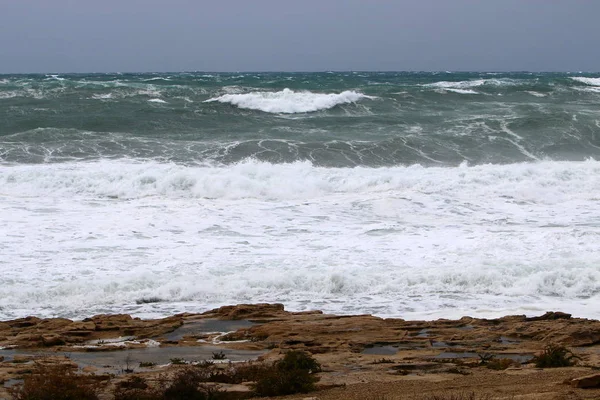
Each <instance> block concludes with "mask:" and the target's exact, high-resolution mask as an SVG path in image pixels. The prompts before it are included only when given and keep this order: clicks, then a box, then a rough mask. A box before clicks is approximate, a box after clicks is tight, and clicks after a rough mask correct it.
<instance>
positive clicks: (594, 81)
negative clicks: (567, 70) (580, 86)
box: [571, 76, 600, 86]
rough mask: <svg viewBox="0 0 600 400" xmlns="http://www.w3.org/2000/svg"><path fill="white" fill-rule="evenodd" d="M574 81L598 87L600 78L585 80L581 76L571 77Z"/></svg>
mask: <svg viewBox="0 0 600 400" xmlns="http://www.w3.org/2000/svg"><path fill="white" fill-rule="evenodd" d="M571 79H573V80H574V81H577V82H581V83H585V84H586V85H590V86H600V78H586V77H583V76H573V77H571Z"/></svg>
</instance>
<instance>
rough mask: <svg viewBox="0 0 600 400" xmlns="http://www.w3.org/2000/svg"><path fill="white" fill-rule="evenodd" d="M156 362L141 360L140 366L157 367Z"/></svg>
mask: <svg viewBox="0 0 600 400" xmlns="http://www.w3.org/2000/svg"><path fill="white" fill-rule="evenodd" d="M155 366H156V363H155V362H152V361H140V368H152V367H155Z"/></svg>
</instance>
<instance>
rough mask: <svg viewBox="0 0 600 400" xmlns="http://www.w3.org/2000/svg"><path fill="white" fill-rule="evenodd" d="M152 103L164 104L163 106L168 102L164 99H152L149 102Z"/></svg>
mask: <svg viewBox="0 0 600 400" xmlns="http://www.w3.org/2000/svg"><path fill="white" fill-rule="evenodd" d="M148 101H149V102H150V103H162V104H166V103H167V102H166V101H164V100H163V99H150V100H148Z"/></svg>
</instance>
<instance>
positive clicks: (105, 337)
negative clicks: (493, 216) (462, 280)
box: [0, 304, 600, 400]
mask: <svg viewBox="0 0 600 400" xmlns="http://www.w3.org/2000/svg"><path fill="white" fill-rule="evenodd" d="M549 346H550V347H549ZM552 346H553V347H552ZM549 348H550V349H552V348H559V349H564V350H566V351H567V353H566V354H568V360H569V361H570V362H569V364H573V365H570V366H564V367H560V368H549V367H544V368H540V367H539V366H540V364H539V362H537V361H538V360H539V356H540V355H541V354H544V351H546V352H547V351H548V349H549ZM0 349H1V350H0V382H2V383H3V387H2V388H0V399H3V398H6V399H9V398H10V396H9V394H8V392H7V388H8V387H11V386H12V385H15V384H19V382H20V381H21V380H22V379H23V378H24V377H26V376H27V374H31V372H32V365H38V364H40V363H45V364H65V365H71V366H73V367H78V368H79V371H80V372H81V373H87V374H95V375H98V376H106V379H105V383H104V384H103V385H104V386H103V392H102V393H101V396H100V397H101V398H106V399H112V394H111V393H112V388H114V387H115V385H117V384H119V382H122V381H124V380H126V379H130V377H131V376H140V377H144V378H150V379H151V378H152V377H153V376H156V375H158V374H164V373H165V372H166V371H167V372H168V371H170V370H174V369H176V368H180V367H181V365H184V364H193V363H198V362H205V361H206V360H209V361H210V362H212V363H214V364H215V365H222V367H223V368H227V365H231V364H230V363H239V362H244V361H248V360H258V361H259V362H265V363H269V362H272V361H275V360H278V359H281V358H282V356H283V354H285V353H286V352H287V351H290V350H301V351H304V352H306V353H308V354H310V355H312V356H313V357H314V358H315V359H316V360H317V361H318V362H319V363H320V364H321V366H322V371H321V372H318V373H317V374H315V375H317V376H318V378H319V382H318V383H317V388H318V390H317V391H315V392H311V393H309V394H299V395H292V396H288V397H287V398H294V399H306V398H310V399H320V400H327V399H350V400H351V399H357V400H358V399H360V400H369V399H373V400H375V399H379V400H382V399H388V400H391V399H427V398H434V397H432V396H436V395H437V396H446V397H438V398H439V399H444V398H448V399H449V398H450V397H448V396H451V395H453V394H461V393H462V394H464V393H468V394H469V395H471V394H473V396H475V397H473V398H474V399H479V398H481V399H484V398H488V399H544V400H547V399H598V398H600V371H599V369H600V321H595V320H587V319H581V318H572V317H571V316H570V315H569V314H565V313H561V312H548V313H546V314H544V315H542V316H538V317H530V318H527V317H525V316H507V317H504V318H499V319H476V318H470V317H463V318H461V319H459V320H444V319H440V320H437V321H405V320H402V319H382V318H378V317H374V316H371V315H354V316H337V315H327V314H323V313H321V312H319V311H313V312H288V311H285V310H284V307H283V305H281V304H255V305H237V306H225V307H221V308H218V309H215V310H211V311H207V312H204V313H199V314H180V315H175V316H171V317H168V318H163V319H155V320H142V319H139V318H133V317H131V316H129V315H97V316H94V317H91V318H87V319H85V320H83V321H71V320H68V319H63V318H51V319H40V318H36V317H27V318H22V319H17V320H12V321H4V322H0ZM536 357H537V358H536ZM536 364H537V366H536ZM251 386H252V385H251V383H250V382H244V383H242V384H220V385H219V387H220V388H221V389H222V390H227V391H230V392H232V393H241V394H243V393H249V391H250V389H251Z"/></svg>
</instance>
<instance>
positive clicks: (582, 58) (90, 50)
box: [0, 0, 600, 73]
mask: <svg viewBox="0 0 600 400" xmlns="http://www.w3.org/2000/svg"><path fill="white" fill-rule="evenodd" d="M599 17H600V1H598V0H587V1H585V0H568V1H567V0H478V1H476V0H437V1H434V0H414V1H413V0H410V1H403V0H396V1H393V0H388V1H383V0H362V1H361V0H213V1H202V0H161V1H158V0H120V1H116V0H0V73H18V72H108V71H113V72H117V71H120V72H125V71H182V70H186V71H194V70H202V71H324V70H402V71H404V70H436V71H439V70H453V71H454V70H486V71H491V70H494V71H498V70H530V71H539V70H543V71H579V70H583V71H599V70H600V51H598V47H599V41H600V22H599V19H598V18H599Z"/></svg>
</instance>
